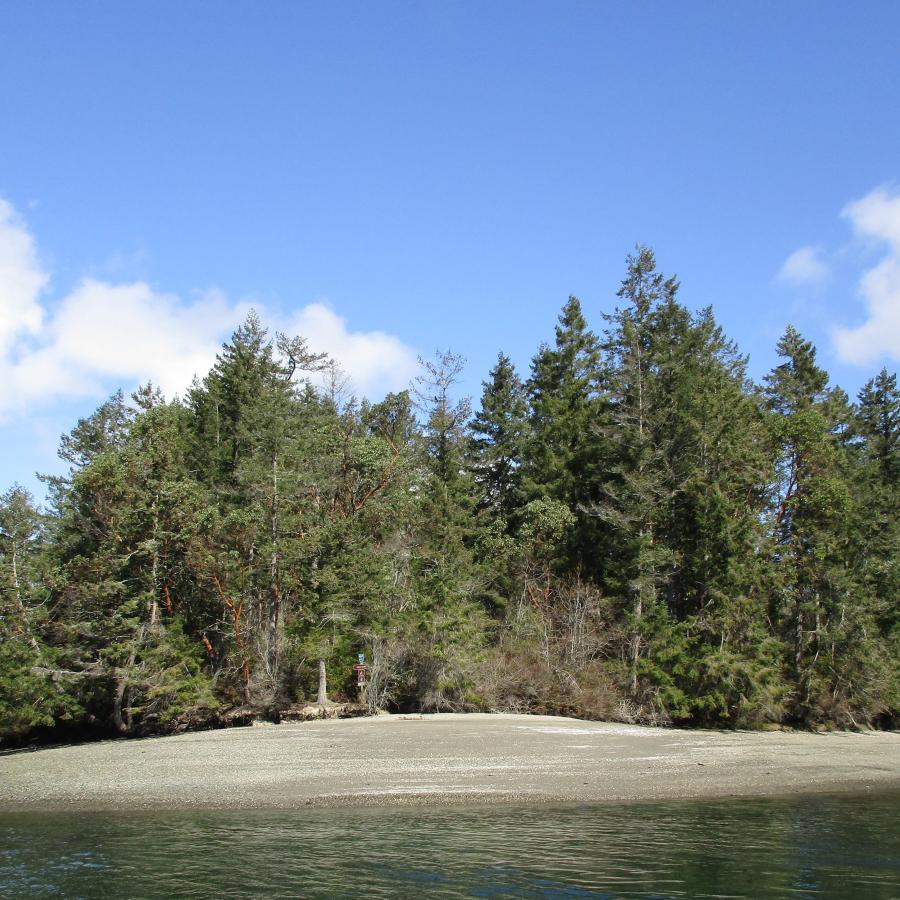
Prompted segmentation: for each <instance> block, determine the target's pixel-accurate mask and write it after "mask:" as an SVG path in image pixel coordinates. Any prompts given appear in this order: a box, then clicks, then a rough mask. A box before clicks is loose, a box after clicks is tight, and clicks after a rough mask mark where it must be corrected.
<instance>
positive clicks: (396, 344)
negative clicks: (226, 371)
mask: <svg viewBox="0 0 900 900" xmlns="http://www.w3.org/2000/svg"><path fill="white" fill-rule="evenodd" d="M280 330H282V331H285V332H286V333H287V334H300V335H303V337H305V338H307V339H308V340H309V347H310V349H311V350H313V351H315V352H317V353H328V354H329V356H330V357H331V358H332V359H334V360H335V361H336V362H337V364H338V365H339V366H340V368H341V369H343V370H344V371H345V372H346V373H347V374H348V375H349V376H350V380H351V388H352V389H353V390H357V391H361V392H362V393H364V394H373V395H376V396H377V395H380V394H383V393H385V392H386V391H389V390H398V389H402V388H405V387H406V386H407V385H408V384H409V381H410V379H411V378H412V377H413V376H414V375H415V373H416V372H417V371H418V364H417V356H416V353H415V352H414V351H413V350H412V349H411V348H410V347H407V346H406V344H404V343H403V342H402V341H401V340H400V339H399V338H397V337H394V336H393V335H391V334H385V333H384V332H383V331H365V332H363V331H348V330H347V323H346V321H345V320H344V319H343V318H342V317H341V316H339V315H338V314H337V313H335V312H334V311H333V310H332V309H331V308H329V307H328V306H326V305H325V304H324V303H310V304H309V305H308V306H304V307H303V308H302V309H300V310H298V311H297V312H296V313H295V314H294V315H292V316H291V317H290V318H289V319H288V321H287V323H286V325H285V327H284V328H282V329H280Z"/></svg>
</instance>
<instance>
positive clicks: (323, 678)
mask: <svg viewBox="0 0 900 900" xmlns="http://www.w3.org/2000/svg"><path fill="white" fill-rule="evenodd" d="M316 703H318V704H319V706H327V705H328V675H327V674H326V672H325V660H324V659H320V660H319V697H318V699H317V700H316Z"/></svg>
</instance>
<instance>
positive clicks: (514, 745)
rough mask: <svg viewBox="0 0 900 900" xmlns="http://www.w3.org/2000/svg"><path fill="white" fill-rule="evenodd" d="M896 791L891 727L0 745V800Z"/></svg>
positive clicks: (435, 723) (563, 798) (262, 805)
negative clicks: (2, 748)
mask: <svg viewBox="0 0 900 900" xmlns="http://www.w3.org/2000/svg"><path fill="white" fill-rule="evenodd" d="M895 791H900V735H898V734H896V733H892V732H865V733H847V732H836V733H828V734H813V733H800V732H723V731H701V730H680V729H669V728H649V727H641V726H632V725H620V724H612V723H601V722H585V721H580V720H575V719H566V718H559V717H550V716H520V715H488V714H467V715H457V714H436V715H427V716H377V717H374V718H370V719H348V720H323V721H316V722H306V723H298V724H283V725H263V726H260V727H251V728H233V729H226V730H219V731H205V732H193V733H187V734H181V735H174V736H170V737H159V738H146V739H141V740H119V741H105V742H101V743H94V744H81V745H74V746H63V747H51V748H44V749H37V750H26V751H13V752H8V753H5V754H0V811H7V812H12V811H28V810H30V811H47V812H54V811H55V812H63V811H67V810H68V811H76V812H77V811H87V810H107V811H115V810H120V811H133V810H215V809H292V808H298V807H306V806H320V807H329V806H334V807H337V806H369V805H375V806H387V805H399V804H437V803H439V804H451V803H456V804H471V803H479V804H482V803H492V802H493V803H507V804H522V803H529V804H530V803H554V802H555V803H605V802H610V801H620V800H684V799H704V798H709V799H712V798H728V797H753V796H756V797H760V796H783V795H790V794H798V793H799V794H811V793H857V794H860V793H862V794H870V795H874V796H879V795H883V794H885V793H890V792H895Z"/></svg>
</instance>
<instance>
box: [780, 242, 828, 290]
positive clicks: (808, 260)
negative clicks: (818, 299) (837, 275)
mask: <svg viewBox="0 0 900 900" xmlns="http://www.w3.org/2000/svg"><path fill="white" fill-rule="evenodd" d="M829 274H830V273H829V269H828V264H827V263H826V262H825V260H824V259H822V252H821V250H820V249H819V248H818V247H801V248H800V249H799V250H795V251H794V252H793V253H792V254H791V255H790V256H789V257H788V258H787V259H786V260H785V261H784V264H783V265H782V267H781V270H780V271H779V273H778V277H779V279H780V280H781V281H789V282H791V283H792V284H798V285H815V284H821V283H822V282H824V281H825V280H826V279H827V278H828V275H829Z"/></svg>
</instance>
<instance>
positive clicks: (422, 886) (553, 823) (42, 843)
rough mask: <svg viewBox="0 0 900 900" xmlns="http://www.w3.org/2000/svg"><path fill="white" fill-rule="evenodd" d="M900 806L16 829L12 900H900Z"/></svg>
mask: <svg viewBox="0 0 900 900" xmlns="http://www.w3.org/2000/svg"><path fill="white" fill-rule="evenodd" d="M898 801H900V797H897V796H894V797H880V798H877V799H876V798H822V797H818V798H816V797H807V798H802V799H790V800H783V799H779V800H740V801H737V800H730V801H717V802H703V803H700V802H678V803H635V804H623V805H604V806H585V807H555V806H550V807H527V808H526V807H502V806H494V807H477V808H472V807H469V808H452V807H451V808H442V809H420V808H416V809H390V808H388V809H377V810H310V811H307V810H298V811H295V812H284V811H278V812H260V811H256V812H231V811H230V812H217V813H169V814H156V813H153V814H151V813H146V814H138V813H135V814H99V813H97V814H90V815H78V816H75V815H55V816H50V815H35V814H29V815H15V816H13V815H9V814H6V815H2V816H0V896H3V897H16V898H19V897H67V898H68V897H90V898H94V897H304V898H307V897H310V898H312V897H328V898H332V897H360V898H369V897H419V896H422V895H426V896H434V897H547V898H568V897H610V898H612V897H644V898H663V897H753V898H757V897H834V898H838V897H839V898H866V900H879V898H884V900H887V898H891V897H895V898H896V897H900V823H898V818H900V817H898V815H897V811H898V808H900V804H898Z"/></svg>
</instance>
